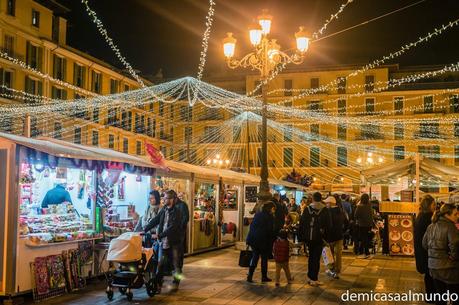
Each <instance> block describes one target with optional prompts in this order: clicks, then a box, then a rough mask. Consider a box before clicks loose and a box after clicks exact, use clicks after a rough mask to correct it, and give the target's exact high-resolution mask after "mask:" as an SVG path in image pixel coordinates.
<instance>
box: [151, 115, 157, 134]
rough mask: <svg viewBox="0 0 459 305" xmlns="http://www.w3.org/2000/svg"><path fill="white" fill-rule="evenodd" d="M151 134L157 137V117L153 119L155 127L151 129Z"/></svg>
mask: <svg viewBox="0 0 459 305" xmlns="http://www.w3.org/2000/svg"><path fill="white" fill-rule="evenodd" d="M151 136H152V137H153V138H154V137H156V119H153V129H152V131H151Z"/></svg>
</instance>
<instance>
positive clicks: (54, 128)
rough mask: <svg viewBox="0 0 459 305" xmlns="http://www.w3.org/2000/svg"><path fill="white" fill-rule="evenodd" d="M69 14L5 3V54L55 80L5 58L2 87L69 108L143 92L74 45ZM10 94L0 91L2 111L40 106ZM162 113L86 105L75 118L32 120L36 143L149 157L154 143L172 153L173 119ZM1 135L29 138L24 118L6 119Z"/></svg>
mask: <svg viewBox="0 0 459 305" xmlns="http://www.w3.org/2000/svg"><path fill="white" fill-rule="evenodd" d="M67 12H68V9H67V8H65V7H64V6H62V5H61V4H59V3H58V2H55V1H52V0H43V1H41V0H1V1H0V38H1V39H0V41H1V51H2V52H3V53H4V54H5V53H6V54H7V55H8V56H10V57H12V58H15V59H18V60H20V61H22V62H25V63H26V64H27V65H29V66H30V67H31V68H33V69H36V70H38V71H40V72H41V73H43V74H44V75H49V76H51V79H50V78H44V77H42V76H40V75H39V74H37V73H34V72H33V71H30V70H27V69H22V68H20V67H19V66H18V65H15V64H14V63H12V62H11V61H10V60H7V59H4V58H1V59H0V85H3V86H4V87H7V88H12V89H15V90H18V91H24V92H26V93H28V94H32V95H38V96H44V97H48V98H52V99H62V100H71V99H82V98H89V97H93V96H99V95H107V94H115V93H122V92H125V91H129V90H133V89H138V88H139V87H140V85H139V84H138V83H137V81H135V80H134V79H132V78H131V77H130V76H129V74H127V73H124V72H123V71H120V70H118V69H116V68H114V67H112V66H110V65H109V64H107V63H105V62H102V61H101V60H98V59H96V58H94V57H92V56H90V55H88V54H86V53H83V52H81V51H79V50H76V49H74V48H72V47H70V46H69V45H67V42H66V32H67V20H66V19H65V14H66V13H67ZM94 30H95V31H96V29H94ZM107 48H108V47H107ZM144 82H145V84H146V85H151V83H150V82H148V81H147V80H144ZM4 87H2V88H1V91H0V93H1V96H0V103H2V104H13V103H18V102H24V103H33V102H35V101H34V100H33V99H32V100H31V99H30V98H29V99H26V100H24V99H21V98H18V97H22V95H21V94H20V93H14V92H12V91H10V90H7V89H6V88H4ZM81 101H82V103H84V101H85V100H81ZM152 107H155V109H154V111H151V110H153V108H152ZM159 107H160V105H158V104H157V103H156V104H154V103H147V104H145V105H144V106H141V107H140V108H130V109H121V107H119V108H116V107H115V108H114V107H108V106H107V107H100V108H99V107H85V105H81V107H78V108H77V109H73V110H71V111H69V113H64V114H52V115H51V114H48V115H40V116H33V115H32V116H31V120H30V127H31V136H34V137H36V136H52V137H56V138H62V139H64V140H69V141H74V142H76V143H83V144H89V145H96V146H102V147H107V148H112V149H115V150H118V151H123V152H127V153H132V154H143V153H144V142H145V141H147V142H151V143H154V144H155V145H157V146H158V147H161V149H162V150H163V151H164V152H166V151H167V150H168V149H169V147H171V141H170V140H171V137H170V128H171V127H170V124H169V123H168V122H169V120H168V119H167V115H168V113H164V112H162V111H160V109H159ZM156 114H158V115H156ZM0 128H1V129H3V131H6V132H13V133H22V129H23V118H14V119H13V118H2V123H1V124H0ZM167 153H168V154H169V152H167Z"/></svg>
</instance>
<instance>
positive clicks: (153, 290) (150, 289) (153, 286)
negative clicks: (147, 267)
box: [145, 278, 159, 297]
mask: <svg viewBox="0 0 459 305" xmlns="http://www.w3.org/2000/svg"><path fill="white" fill-rule="evenodd" d="M145 286H146V287H147V294H148V296H149V297H153V296H155V294H158V293H159V289H158V283H157V282H156V279H154V278H153V279H150V280H149V281H148V282H147V283H146V285H145Z"/></svg>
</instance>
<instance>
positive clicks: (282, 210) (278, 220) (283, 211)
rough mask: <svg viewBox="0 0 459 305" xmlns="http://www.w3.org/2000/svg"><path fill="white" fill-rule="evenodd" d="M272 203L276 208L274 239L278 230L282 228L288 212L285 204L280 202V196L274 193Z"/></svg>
mask: <svg viewBox="0 0 459 305" xmlns="http://www.w3.org/2000/svg"><path fill="white" fill-rule="evenodd" d="M273 203H274V205H275V206H276V212H275V213H274V237H276V236H277V235H278V234H279V232H280V230H282V228H283V227H284V224H285V216H287V214H288V211H287V207H286V206H285V204H283V203H282V202H280V194H279V193H275V194H274V195H273Z"/></svg>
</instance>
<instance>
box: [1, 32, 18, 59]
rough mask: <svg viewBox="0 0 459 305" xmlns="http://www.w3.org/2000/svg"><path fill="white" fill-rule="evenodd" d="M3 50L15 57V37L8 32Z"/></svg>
mask: <svg viewBox="0 0 459 305" xmlns="http://www.w3.org/2000/svg"><path fill="white" fill-rule="evenodd" d="M3 52H5V53H6V54H8V55H9V56H11V57H15V54H14V37H13V36H11V35H8V34H5V37H4V40H3Z"/></svg>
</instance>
